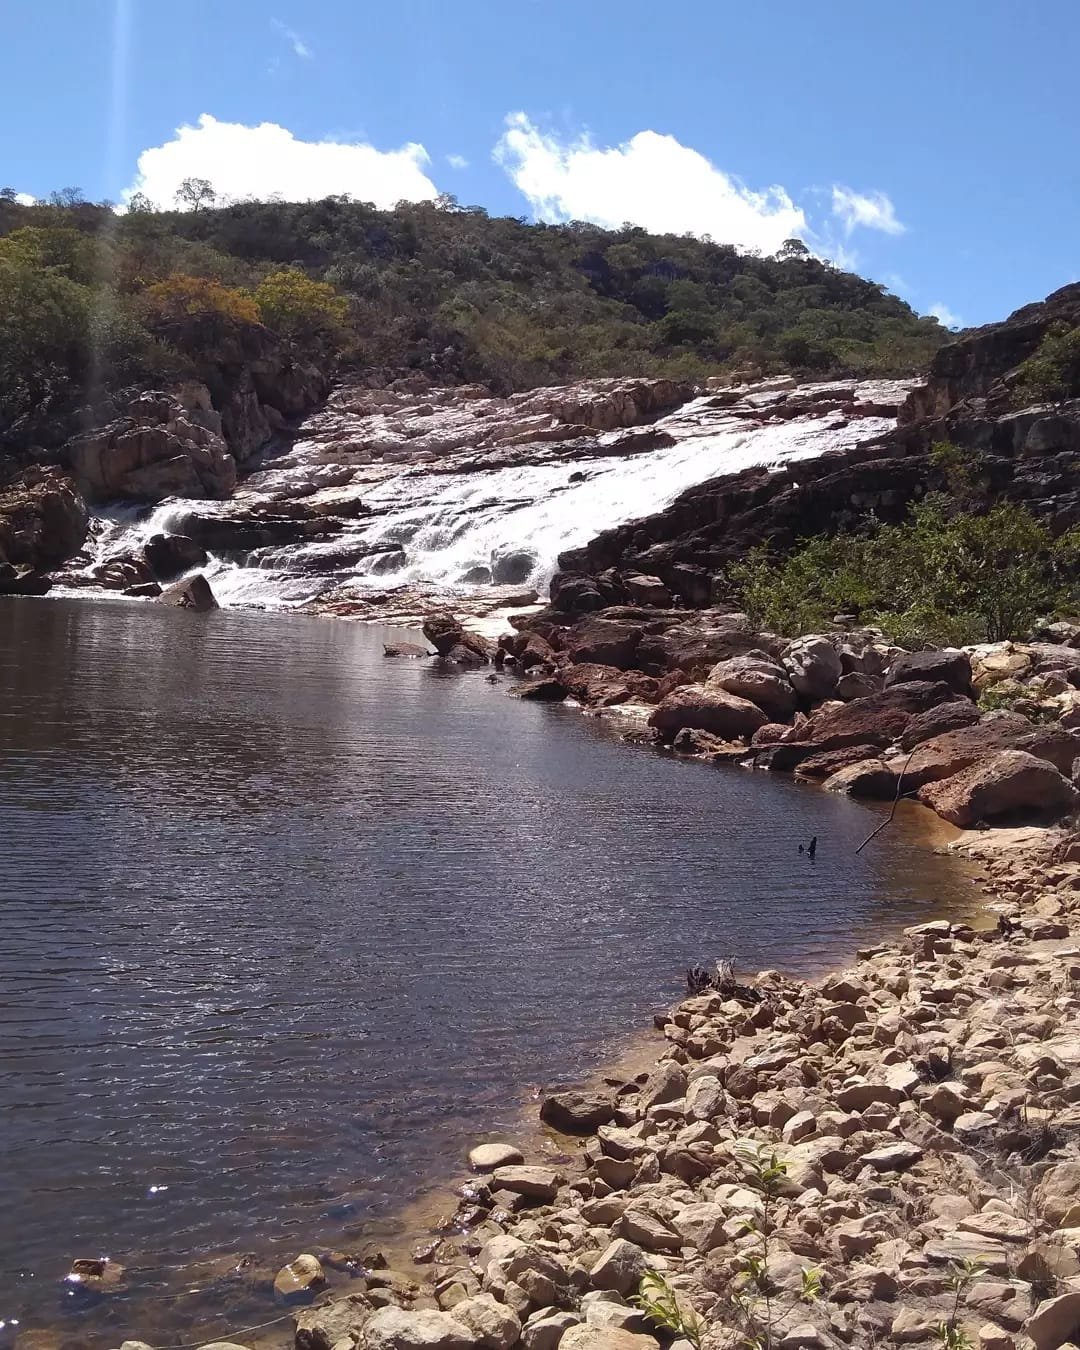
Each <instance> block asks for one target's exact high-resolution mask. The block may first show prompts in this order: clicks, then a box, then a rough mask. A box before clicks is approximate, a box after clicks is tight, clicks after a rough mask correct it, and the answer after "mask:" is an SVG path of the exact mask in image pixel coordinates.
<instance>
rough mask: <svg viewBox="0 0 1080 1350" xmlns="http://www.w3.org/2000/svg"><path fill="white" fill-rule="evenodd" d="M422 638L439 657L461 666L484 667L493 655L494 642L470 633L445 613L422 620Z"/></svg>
mask: <svg viewBox="0 0 1080 1350" xmlns="http://www.w3.org/2000/svg"><path fill="white" fill-rule="evenodd" d="M424 636H425V637H426V638H427V640H428V641H429V642H430V643H431V645H432V646H433V647H434V648H435V650H436V651H437V652H438V654H439V655H440V656H442V657H445V658H446V659H447V660H454V661H456V662H458V664H461V665H465V664H471V663H475V664H477V665H486V664H487V663H488V662H489V661H490V660H491V659H492V657H493V656H494V655H495V650H496V648H495V643H494V642H491V641H489V640H488V639H487V638H485V637H481V636H480V635H479V634H478V633H470V632H469V631H468V630H467V629H466V628H465V627H464V625H463V624H462V622H461V620H460V619H457V618H455V617H454V615H453V614H450V613H447V612H442V613H439V614H431V615H429V616H428V617H427V618H426V619H425V620H424ZM470 657H471V658H473V661H472V662H470V660H469V658H470Z"/></svg>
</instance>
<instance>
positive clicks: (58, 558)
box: [0, 466, 89, 569]
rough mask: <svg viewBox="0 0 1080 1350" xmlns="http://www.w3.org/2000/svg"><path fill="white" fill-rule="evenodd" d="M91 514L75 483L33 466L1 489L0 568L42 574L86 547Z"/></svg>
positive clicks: (57, 470) (55, 472)
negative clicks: (29, 569) (2, 566)
mask: <svg viewBox="0 0 1080 1350" xmlns="http://www.w3.org/2000/svg"><path fill="white" fill-rule="evenodd" d="M88 522H89V515H88V513H87V509H86V502H85V501H84V500H83V498H82V495H81V493H80V492H79V490H78V488H77V487H76V486H75V484H74V482H73V481H72V480H71V478H70V477H69V476H68V475H67V474H66V473H63V472H62V471H61V470H60V469H42V468H38V467H36V466H33V467H31V468H28V469H24V470H23V471H22V472H21V473H19V474H16V475H15V476H14V477H13V478H12V479H11V480H10V481H9V482H8V483H7V484H5V485H3V486H0V563H5V562H6V563H10V564H11V565H12V566H13V567H29V568H34V569H42V568H48V567H54V566H55V565H56V564H57V563H61V562H64V561H65V560H66V559H67V558H70V557H71V555H72V554H73V553H77V552H78V551H79V549H80V548H82V545H83V542H84V541H85V539H86V531H87V527H88Z"/></svg>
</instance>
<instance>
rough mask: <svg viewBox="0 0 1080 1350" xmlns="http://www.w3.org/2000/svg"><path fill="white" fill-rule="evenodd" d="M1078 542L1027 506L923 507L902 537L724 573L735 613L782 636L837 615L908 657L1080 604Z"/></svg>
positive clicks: (1010, 630) (763, 557)
mask: <svg viewBox="0 0 1080 1350" xmlns="http://www.w3.org/2000/svg"><path fill="white" fill-rule="evenodd" d="M1078 565H1080V532H1078V531H1071V532H1070V533H1069V534H1067V535H1064V536H1062V537H1061V538H1060V539H1057V540H1055V539H1054V538H1053V537H1052V535H1051V534H1050V531H1049V530H1048V529H1047V527H1046V525H1045V524H1043V522H1042V521H1040V520H1037V519H1036V518H1035V517H1034V516H1033V515H1032V514H1031V512H1030V511H1028V510H1027V509H1026V508H1025V507H1023V506H1017V505H1014V504H1013V503H1008V502H1005V503H1000V504H999V505H997V506H994V507H993V508H992V509H991V510H989V511H987V512H985V513H983V514H981V515H977V514H974V513H973V512H972V511H970V510H967V509H961V510H957V509H956V504H955V503H950V502H949V500H948V499H947V498H945V497H943V496H940V495H935V496H933V497H929V498H927V499H926V501H924V502H923V503H922V504H921V505H919V506H917V507H916V508H915V510H914V512H913V513H912V516H911V518H910V519H909V520H908V521H905V522H904V523H903V524H900V525H890V526H879V527H877V528H873V527H870V528H868V529H867V530H866V531H865V532H864V533H861V534H843V535H836V536H834V537H832V538H824V537H821V538H814V539H809V540H807V541H805V542H804V543H803V544H802V545H801V546H800V547H798V548H797V549H796V550H795V551H794V552H793V553H791V554H790V555H788V556H787V557H784V558H774V557H771V556H769V555H768V553H766V552H764V551H762V550H758V551H756V552H755V553H753V554H751V555H750V557H749V558H747V559H746V560H745V561H744V562H741V563H738V564H736V565H734V566H732V567H731V568H730V569H729V570H728V580H729V582H730V583H731V585H732V587H733V589H734V591H735V593H736V595H737V596H738V597H739V599H740V602H741V603H742V605H743V607H744V608H745V609H746V610H747V612H748V613H750V614H751V615H752V616H753V617H754V618H755V619H756V620H758V621H759V622H761V623H764V624H766V625H767V626H768V627H770V628H774V629H776V630H778V631H780V632H787V633H796V632H806V631H808V630H810V629H813V628H818V627H821V626H822V625H823V624H828V623H829V622H830V621H831V620H832V618H833V616H834V615H836V614H838V613H845V614H855V615H857V616H858V617H860V618H861V619H862V620H863V621H864V622H868V623H873V624H877V625H879V626H880V627H881V628H882V629H883V630H884V631H885V632H886V633H887V634H888V635H889V636H890V637H892V638H893V639H894V640H895V641H897V642H900V643H902V644H903V645H905V646H920V645H924V644H925V643H947V644H951V645H960V644H963V643H967V642H980V641H988V642H996V641H1001V640H1003V639H1005V638H1010V637H1016V636H1018V635H1021V634H1023V633H1024V632H1026V631H1027V630H1028V629H1029V628H1030V627H1031V625H1032V624H1033V623H1034V621H1035V620H1036V619H1037V618H1038V617H1039V616H1040V615H1042V614H1045V613H1047V612H1050V611H1053V610H1055V609H1057V608H1059V607H1066V608H1067V607H1071V606H1074V605H1075V604H1076V602H1077V599H1078V596H1080V592H1078V582H1077V577H1078V576H1080V571H1078Z"/></svg>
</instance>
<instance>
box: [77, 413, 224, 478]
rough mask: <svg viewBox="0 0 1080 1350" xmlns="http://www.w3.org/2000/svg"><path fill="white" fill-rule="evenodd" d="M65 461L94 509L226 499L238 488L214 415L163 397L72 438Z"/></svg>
mask: <svg viewBox="0 0 1080 1350" xmlns="http://www.w3.org/2000/svg"><path fill="white" fill-rule="evenodd" d="M64 453H65V457H66V460H67V463H68V464H69V465H70V468H71V472H72V474H73V476H74V478H75V480H76V482H77V483H78V485H79V487H80V489H81V490H82V492H83V494H84V496H85V497H86V498H87V499H88V500H90V501H108V500H109V499H110V498H114V497H127V498H133V499H134V500H136V501H146V502H159V501H161V500H163V499H164V498H165V497H228V496H229V494H230V493H231V492H232V490H233V488H234V487H235V486H236V461H235V460H234V459H233V457H232V455H231V454H230V453H229V449H228V446H227V445H226V444H225V439H224V436H223V435H222V429H221V419H220V417H219V416H218V415H217V413H215V412H214V411H213V410H211V409H209V408H208V407H199V406H185V404H184V402H183V401H182V400H181V398H180V397H178V396H176V395H173V394H166V393H162V392H160V391H154V392H148V393H144V394H140V395H139V396H138V398H136V399H133V400H132V402H131V403H130V404H129V405H128V409H127V413H126V415H125V416H123V417H120V418H117V419H116V420H115V421H114V422H110V423H109V425H108V426H105V427H100V428H98V429H96V430H94V431H89V432H86V433H84V434H83V435H81V436H75V437H74V438H73V439H72V440H70V441H69V442H68V443H67V446H66V447H65V452H64Z"/></svg>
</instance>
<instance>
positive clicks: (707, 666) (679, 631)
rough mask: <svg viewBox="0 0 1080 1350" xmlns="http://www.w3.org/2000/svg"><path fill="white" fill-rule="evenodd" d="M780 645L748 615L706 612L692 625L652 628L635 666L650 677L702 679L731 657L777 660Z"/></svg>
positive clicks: (682, 622)
mask: <svg viewBox="0 0 1080 1350" xmlns="http://www.w3.org/2000/svg"><path fill="white" fill-rule="evenodd" d="M781 645H782V644H781V643H780V641H779V640H778V639H777V638H774V637H771V636H770V635H769V634H767V633H761V632H760V631H759V630H758V627H757V625H756V624H754V623H751V621H750V619H749V618H748V617H747V616H746V615H745V614H739V613H730V612H726V611H720V610H705V611H702V613H700V614H698V615H696V616H695V617H694V618H693V619H692V620H689V621H680V622H677V623H670V622H665V623H664V624H662V625H661V624H657V625H650V626H649V631H648V632H646V633H645V635H644V636H643V637H642V638H641V640H640V642H639V644H638V648H637V651H636V653H635V660H634V665H636V666H637V667H638V668H639V669H641V670H643V671H645V672H646V673H647V674H649V675H663V674H664V673H665V672H666V671H671V670H681V671H685V673H686V674H688V675H693V676H696V677H700V676H703V675H705V674H707V673H708V671H710V670H711V669H712V667H713V666H715V665H716V663H717V662H718V661H725V660H727V658H728V657H731V656H743V655H745V654H746V653H747V652H756V653H758V654H759V655H760V654H761V652H765V654H766V655H768V656H773V657H775V656H777V655H778V654H779V652H780V648H781Z"/></svg>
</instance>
